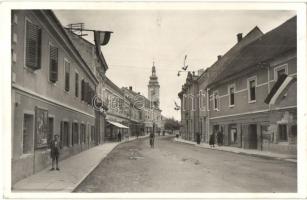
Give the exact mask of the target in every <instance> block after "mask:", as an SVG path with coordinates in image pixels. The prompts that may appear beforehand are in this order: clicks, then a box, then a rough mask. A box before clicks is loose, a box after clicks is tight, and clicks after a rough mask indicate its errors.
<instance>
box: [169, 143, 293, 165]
mask: <svg viewBox="0 0 307 200" xmlns="http://www.w3.org/2000/svg"><path fill="white" fill-rule="evenodd" d="M173 141H174V142H180V143H184V144H190V145H194V146H196V147H200V148H205V149H211V150H217V151H225V152H229V153H236V154H241V155H247V156H254V157H259V158H264V159H275V160H282V161H287V162H292V163H297V159H293V158H280V157H273V156H268V155H259V154H251V153H246V152H242V151H227V150H225V149H217V148H208V147H205V146H201V145H199V144H194V143H190V142H184V141H178V140H176V139H174V140H173Z"/></svg>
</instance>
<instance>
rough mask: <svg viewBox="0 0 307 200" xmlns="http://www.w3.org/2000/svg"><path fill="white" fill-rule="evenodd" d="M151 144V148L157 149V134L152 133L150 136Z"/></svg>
mask: <svg viewBox="0 0 307 200" xmlns="http://www.w3.org/2000/svg"><path fill="white" fill-rule="evenodd" d="M149 143H150V147H151V148H154V147H155V134H154V133H150V135H149Z"/></svg>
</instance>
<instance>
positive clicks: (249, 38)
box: [199, 26, 263, 83]
mask: <svg viewBox="0 0 307 200" xmlns="http://www.w3.org/2000/svg"><path fill="white" fill-rule="evenodd" d="M261 36H263V33H262V31H261V30H260V29H259V28H258V27H257V26H256V27H254V28H253V29H252V30H250V31H249V32H248V33H247V34H246V35H245V36H244V37H243V38H242V39H241V41H240V42H237V43H236V44H235V45H234V46H233V47H232V48H230V49H229V50H228V51H227V52H226V53H225V54H224V55H223V56H222V57H221V58H220V59H219V60H217V61H216V62H215V63H214V64H213V65H211V66H210V67H209V68H207V69H206V70H205V71H204V72H203V73H202V74H201V75H200V77H199V79H200V78H201V77H202V75H203V74H205V73H209V76H208V79H209V80H208V82H209V83H210V82H212V81H213V80H214V79H215V78H216V77H217V76H218V75H219V74H220V73H221V72H222V71H224V70H225V68H226V67H227V65H228V64H229V63H231V62H232V60H233V59H234V58H236V57H237V56H238V54H239V53H240V51H241V50H242V49H243V48H244V47H245V46H247V45H248V44H250V43H252V42H253V41H255V40H256V39H258V38H260V37H261Z"/></svg>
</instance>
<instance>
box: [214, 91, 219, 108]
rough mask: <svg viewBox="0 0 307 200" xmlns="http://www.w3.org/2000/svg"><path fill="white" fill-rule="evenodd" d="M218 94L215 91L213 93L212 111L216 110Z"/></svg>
mask: <svg viewBox="0 0 307 200" xmlns="http://www.w3.org/2000/svg"><path fill="white" fill-rule="evenodd" d="M218 103H219V102H218V92H217V91H215V92H214V93H213V108H214V110H218Z"/></svg>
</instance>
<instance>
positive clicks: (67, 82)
mask: <svg viewBox="0 0 307 200" xmlns="http://www.w3.org/2000/svg"><path fill="white" fill-rule="evenodd" d="M69 89H70V63H69V62H67V61H65V90H66V91H69Z"/></svg>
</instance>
